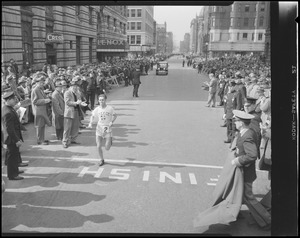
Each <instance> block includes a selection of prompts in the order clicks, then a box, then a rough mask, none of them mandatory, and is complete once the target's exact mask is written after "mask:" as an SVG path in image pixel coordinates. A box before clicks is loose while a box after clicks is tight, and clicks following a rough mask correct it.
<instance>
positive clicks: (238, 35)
mask: <svg viewBox="0 0 300 238" xmlns="http://www.w3.org/2000/svg"><path fill="white" fill-rule="evenodd" d="M237 40H240V33H239V32H238V33H237Z"/></svg>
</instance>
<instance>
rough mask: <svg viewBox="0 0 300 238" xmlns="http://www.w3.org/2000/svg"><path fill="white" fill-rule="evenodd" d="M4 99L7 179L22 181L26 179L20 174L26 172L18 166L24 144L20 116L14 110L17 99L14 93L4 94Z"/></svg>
mask: <svg viewBox="0 0 300 238" xmlns="http://www.w3.org/2000/svg"><path fill="white" fill-rule="evenodd" d="M2 98H3V100H4V101H5V104H4V106H3V108H2V122H3V133H4V144H6V145H7V150H6V164H7V177H8V179H9V180H21V179H24V178H23V177H21V176H19V174H20V173H23V172H24V171H20V170H19V168H18V165H19V162H20V159H21V155H20V150H19V147H20V146H21V145H22V143H23V137H22V133H21V123H20V121H19V116H18V114H17V112H16V111H15V109H14V106H16V104H17V98H16V96H15V94H14V92H13V91H9V92H6V93H4V95H3V97H2Z"/></svg>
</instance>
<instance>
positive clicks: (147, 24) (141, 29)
mask: <svg viewBox="0 0 300 238" xmlns="http://www.w3.org/2000/svg"><path fill="white" fill-rule="evenodd" d="M127 8H128V9H127V17H128V22H127V42H128V44H129V54H131V55H136V54H138V55H144V54H146V55H147V54H151V52H152V49H153V42H154V39H153V36H154V20H153V11H154V7H153V6H128V7H127Z"/></svg>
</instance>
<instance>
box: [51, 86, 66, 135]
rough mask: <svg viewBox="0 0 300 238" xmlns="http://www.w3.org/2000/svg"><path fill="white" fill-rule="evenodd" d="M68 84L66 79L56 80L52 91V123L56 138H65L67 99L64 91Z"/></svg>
mask: <svg viewBox="0 0 300 238" xmlns="http://www.w3.org/2000/svg"><path fill="white" fill-rule="evenodd" d="M66 86H67V83H66V81H56V82H55V90H54V92H53V93H52V124H53V126H54V127H55V130H56V138H57V139H58V140H62V139H63V132H64V112H65V101H64V95H63V91H64V90H65V88H66Z"/></svg>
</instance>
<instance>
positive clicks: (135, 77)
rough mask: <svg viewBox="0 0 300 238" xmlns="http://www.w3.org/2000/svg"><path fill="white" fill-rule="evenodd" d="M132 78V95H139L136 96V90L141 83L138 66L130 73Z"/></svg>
mask: <svg viewBox="0 0 300 238" xmlns="http://www.w3.org/2000/svg"><path fill="white" fill-rule="evenodd" d="M132 76H133V79H132V84H133V93H132V96H133V97H139V96H138V91H139V87H140V84H141V72H140V70H139V69H138V68H136V69H135V70H134V71H133V73H132Z"/></svg>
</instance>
